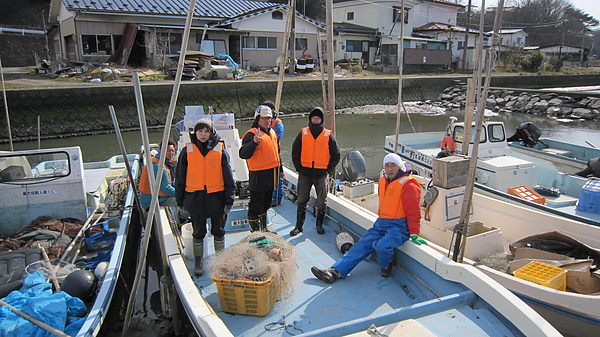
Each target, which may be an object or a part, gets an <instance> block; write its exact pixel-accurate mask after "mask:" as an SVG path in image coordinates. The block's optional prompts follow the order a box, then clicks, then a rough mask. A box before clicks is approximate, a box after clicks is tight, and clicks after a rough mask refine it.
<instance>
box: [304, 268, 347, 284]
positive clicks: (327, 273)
mask: <svg viewBox="0 0 600 337" xmlns="http://www.w3.org/2000/svg"><path fill="white" fill-rule="evenodd" d="M310 271H311V272H312V273H313V275H315V277H316V278H318V279H319V280H321V281H323V282H325V283H329V284H331V283H333V282H335V280H337V279H339V278H342V276H341V275H340V273H338V271H337V270H335V269H333V268H329V269H327V270H325V269H321V268H317V267H314V266H313V267H311V268H310Z"/></svg>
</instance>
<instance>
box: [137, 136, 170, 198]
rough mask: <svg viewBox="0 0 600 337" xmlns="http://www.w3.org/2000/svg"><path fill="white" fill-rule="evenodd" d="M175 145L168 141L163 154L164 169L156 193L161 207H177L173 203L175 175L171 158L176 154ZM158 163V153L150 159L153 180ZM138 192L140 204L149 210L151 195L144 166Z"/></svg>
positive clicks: (146, 168)
mask: <svg viewBox="0 0 600 337" xmlns="http://www.w3.org/2000/svg"><path fill="white" fill-rule="evenodd" d="M176 147H177V146H176V144H175V141H174V140H172V139H169V141H168V143H167V152H166V154H165V163H164V169H163V170H162V175H163V176H162V178H161V181H160V187H159V193H158V202H159V204H160V205H161V206H173V207H175V206H177V205H176V202H175V198H174V197H175V187H174V186H173V178H175V174H174V173H173V171H174V170H173V158H175V153H176ZM159 148H162V143H161V144H160V145H159ZM159 161H160V153H157V154H156V155H154V156H153V157H152V167H153V168H154V178H155V179H156V178H157V176H156V175H157V174H158V173H157V172H158V164H159ZM139 191H140V204H141V205H142V207H144V208H145V209H148V208H150V203H151V202H152V193H151V189H150V177H149V174H148V167H147V166H144V169H143V170H142V176H141V177H140V184H139Z"/></svg>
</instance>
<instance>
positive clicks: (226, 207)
mask: <svg viewBox="0 0 600 337" xmlns="http://www.w3.org/2000/svg"><path fill="white" fill-rule="evenodd" d="M232 207H233V205H229V204H227V205H225V214H227V213H229V212H230V211H231V208H232Z"/></svg>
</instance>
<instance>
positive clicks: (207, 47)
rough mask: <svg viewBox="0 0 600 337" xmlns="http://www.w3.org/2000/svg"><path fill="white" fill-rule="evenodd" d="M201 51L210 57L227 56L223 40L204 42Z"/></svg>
mask: <svg viewBox="0 0 600 337" xmlns="http://www.w3.org/2000/svg"><path fill="white" fill-rule="evenodd" d="M201 51H202V52H203V53H208V54H211V55H219V54H227V47H225V40H204V41H203V42H202V50H201Z"/></svg>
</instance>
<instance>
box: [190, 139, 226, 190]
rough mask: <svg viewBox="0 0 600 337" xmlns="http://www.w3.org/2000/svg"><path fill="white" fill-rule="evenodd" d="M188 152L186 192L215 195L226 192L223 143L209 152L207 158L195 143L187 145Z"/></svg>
mask: <svg viewBox="0 0 600 337" xmlns="http://www.w3.org/2000/svg"><path fill="white" fill-rule="evenodd" d="M185 148H186V151H187V164H188V167H187V173H186V175H185V191H186V192H194V191H203V190H206V192H207V193H214V192H219V191H223V190H225V183H224V180H223V165H222V158H223V143H218V144H217V146H215V147H214V149H212V150H210V151H208V153H207V154H206V157H205V156H203V155H202V153H201V152H200V149H199V148H198V147H197V146H196V145H195V144H194V143H187V144H186V145H185Z"/></svg>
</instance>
